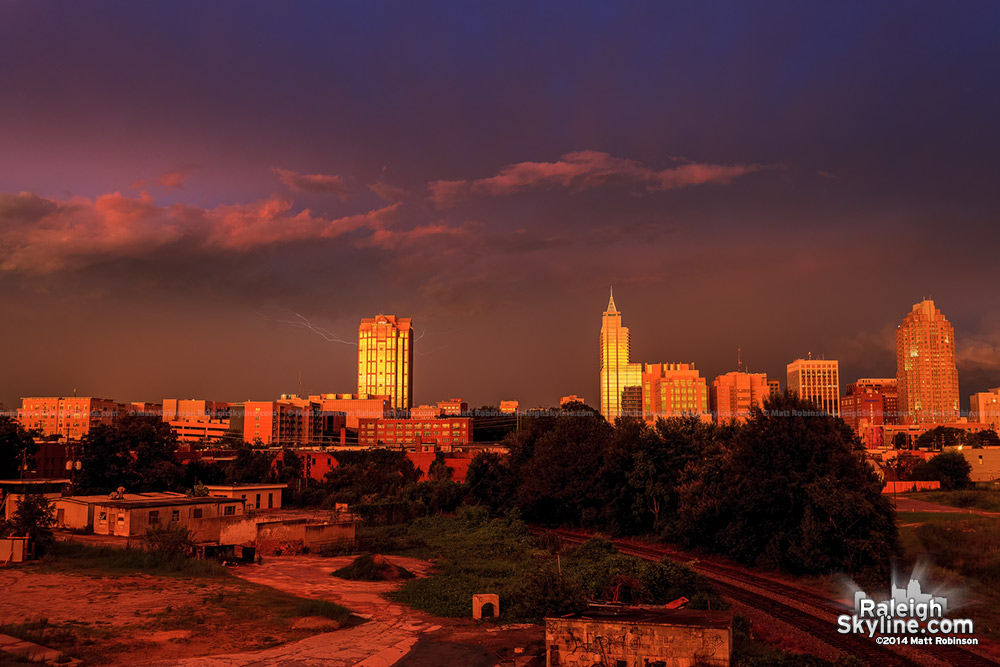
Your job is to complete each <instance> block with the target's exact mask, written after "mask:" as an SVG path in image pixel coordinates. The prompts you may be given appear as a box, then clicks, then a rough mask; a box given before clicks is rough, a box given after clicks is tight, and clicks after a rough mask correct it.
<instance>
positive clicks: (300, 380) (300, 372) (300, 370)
mask: <svg viewBox="0 0 1000 667" xmlns="http://www.w3.org/2000/svg"><path fill="white" fill-rule="evenodd" d="M303 395H304V394H303V393H302V369H301V368H300V369H299V398H302V396H303Z"/></svg>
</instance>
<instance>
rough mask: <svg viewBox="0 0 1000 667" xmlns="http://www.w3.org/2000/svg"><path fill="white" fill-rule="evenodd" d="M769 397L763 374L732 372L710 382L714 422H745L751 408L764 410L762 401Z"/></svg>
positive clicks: (769, 390)
mask: <svg viewBox="0 0 1000 667" xmlns="http://www.w3.org/2000/svg"><path fill="white" fill-rule="evenodd" d="M770 395H771V388H770V387H769V386H768V381H767V375H766V374H765V373H743V372H740V371H733V372H732V373H726V374H725V375H720V376H718V377H716V378H715V380H713V381H712V389H711V394H710V399H711V406H712V413H713V414H714V415H715V421H716V422H717V423H719V424H725V423H727V422H730V421H736V422H740V423H742V422H745V421H746V420H747V418H748V417H749V416H750V411H751V410H752V409H753V408H760V409H763V408H764V400H765V399H766V398H768V397H769V396H770Z"/></svg>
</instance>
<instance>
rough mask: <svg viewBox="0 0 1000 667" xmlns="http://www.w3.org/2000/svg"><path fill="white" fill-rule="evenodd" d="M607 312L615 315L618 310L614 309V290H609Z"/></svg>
mask: <svg viewBox="0 0 1000 667" xmlns="http://www.w3.org/2000/svg"><path fill="white" fill-rule="evenodd" d="M608 312H609V313H617V312H618V309H617V308H615V288H614V287H612V288H611V299H610V300H609V301H608Z"/></svg>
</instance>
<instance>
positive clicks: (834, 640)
mask: <svg viewBox="0 0 1000 667" xmlns="http://www.w3.org/2000/svg"><path fill="white" fill-rule="evenodd" d="M532 532H536V533H542V532H549V533H553V534H555V535H556V536H558V537H559V538H560V539H561V540H563V541H566V542H571V543H575V544H581V543H583V542H586V541H587V540H589V539H590V538H591V537H593V535H590V534H586V533H580V532H575V531H569V530H545V529H533V531H532ZM612 543H613V544H614V545H615V547H616V548H617V549H618V551H620V552H621V553H624V554H628V555H631V556H636V557H638V558H643V559H645V560H654V561H659V560H660V559H662V558H663V557H668V558H671V559H673V560H678V561H681V562H686V563H689V564H690V565H691V567H692V568H693V569H694V570H695V571H697V572H698V573H700V574H702V575H703V576H705V577H706V578H708V579H709V580H711V582H712V585H713V586H714V587H715V588H716V589H717V590H718V591H719V593H721V594H722V595H724V596H725V597H728V598H730V599H732V600H735V601H737V602H740V603H742V604H745V605H747V606H748V607H753V608H754V609H759V610H761V611H763V612H765V613H767V614H769V615H770V616H772V617H774V618H776V619H778V620H780V621H782V622H784V623H787V624H788V625H791V626H792V627H794V628H796V629H798V630H801V631H803V632H805V633H807V634H809V635H811V636H813V637H815V638H816V639H818V640H819V641H821V642H823V643H825V644H827V645H829V646H831V647H833V648H835V649H837V650H839V651H842V652H844V653H847V654H849V655H853V656H855V657H858V658H860V659H862V660H864V661H865V662H866V663H870V664H877V665H879V667H917V666H919V665H921V664H922V663H920V662H917V661H915V660H913V659H911V658H909V657H907V656H906V655H903V654H902V653H900V652H897V651H896V650H893V648H891V647H889V646H884V645H881V644H876V643H874V642H873V641H871V640H870V639H868V638H866V637H862V636H859V635H853V634H851V635H843V634H840V633H838V632H837V631H836V626H835V625H834V623H833V621H832V619H833V618H836V617H837V616H839V615H840V614H844V613H850V612H851V611H853V609H852V608H851V607H848V606H847V605H844V604H841V603H839V602H837V601H835V600H830V599H828V598H825V597H823V596H821V595H817V594H815V593H811V592H809V591H804V590H801V589H799V588H795V587H793V586H788V585H786V584H782V583H780V582H777V581H773V580H771V579H768V578H766V577H761V576H758V575H754V574H751V573H749V572H747V571H745V570H743V569H741V568H738V567H733V566H729V565H725V564H722V563H715V562H711V561H697V562H690V561H691V560H692V559H691V556H690V555H688V554H685V553H683V552H681V551H679V550H677V549H672V548H670V547H664V546H659V545H651V544H641V543H636V542H631V541H627V540H612ZM753 589H757V590H753ZM759 591H765V592H766V593H767V594H764V593H761V592H759ZM774 596H777V597H782V598H785V599H786V600H788V601H792V602H794V603H795V606H793V605H792V604H787V603H786V602H782V601H781V600H778V599H775V597H774ZM802 607H806V608H807V609H803V608H802ZM831 617H832V618H831ZM913 650H914V651H916V650H920V655H925V656H927V657H930V658H933V659H934V660H938V661H940V662H942V663H944V664H947V665H954V666H955V667H997V666H998V665H1000V663H998V662H996V661H994V660H990V659H988V658H984V657H982V656H980V655H978V654H976V653H973V652H971V651H968V650H966V649H964V648H962V647H960V646H926V647H919V648H914V649H913Z"/></svg>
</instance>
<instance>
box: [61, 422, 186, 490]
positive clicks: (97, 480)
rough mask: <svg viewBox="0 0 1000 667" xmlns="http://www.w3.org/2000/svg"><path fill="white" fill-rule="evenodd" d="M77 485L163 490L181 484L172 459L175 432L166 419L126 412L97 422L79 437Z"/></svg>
mask: <svg viewBox="0 0 1000 667" xmlns="http://www.w3.org/2000/svg"><path fill="white" fill-rule="evenodd" d="M81 449H82V451H83V453H82V456H81V458H80V460H81V463H80V473H79V474H78V475H77V480H76V483H77V487H78V488H79V489H80V490H81V491H82V492H83V493H110V492H111V491H114V490H115V489H117V488H118V487H124V488H125V489H126V490H127V491H139V492H142V491H164V490H172V489H175V488H178V487H180V486H182V485H183V477H184V471H183V469H182V468H181V466H180V465H178V464H177V462H176V461H175V460H174V453H175V452H176V451H177V436H176V435H175V434H174V432H173V431H172V430H171V429H170V425H169V424H167V423H166V422H164V421H162V420H160V419H158V418H156V417H150V416H147V415H126V416H124V417H122V418H121V419H119V420H118V422H117V423H116V424H115V425H113V426H108V425H104V424H101V425H98V426H95V427H94V428H92V429H91V430H90V432H89V433H87V435H85V436H84V437H83V440H82V443H81Z"/></svg>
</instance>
